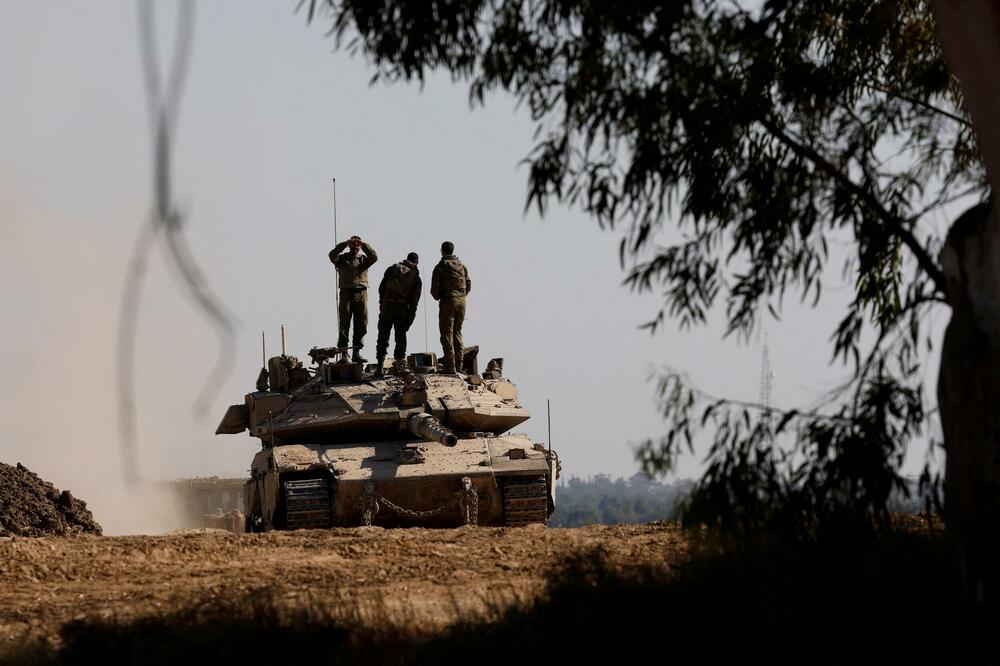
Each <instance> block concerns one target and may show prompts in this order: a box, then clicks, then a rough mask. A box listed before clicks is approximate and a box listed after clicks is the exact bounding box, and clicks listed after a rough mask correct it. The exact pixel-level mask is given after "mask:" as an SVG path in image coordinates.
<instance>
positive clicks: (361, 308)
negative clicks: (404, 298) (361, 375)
mask: <svg viewBox="0 0 1000 666" xmlns="http://www.w3.org/2000/svg"><path fill="white" fill-rule="evenodd" d="M346 247H347V242H346V241H345V242H343V243H337V247H335V248H333V249H332V250H330V261H332V262H333V265H334V266H336V267H337V275H338V277H339V281H340V311H339V312H338V313H337V324H338V329H339V330H338V335H337V346H338V347H346V346H347V337H348V333H349V332H350V331H351V320H352V319H353V320H354V336H353V340H352V341H351V344H352V345H354V347H355V350H354V351H355V353H356V354H357V353H358V352H359V351H360V349H361V347H362V345H364V341H365V333H367V332H368V269H369V268H371V266H372V264H374V263H375V262H376V261H378V255H377V254H376V253H375V249H374V248H373V247H372V246H371V245H369V244H368V243H361V249H362V250H363V251H364V255H362V254H361V253H360V252H358V253H351V252H344V249H345V248H346ZM342 252H343V254H341V253H342Z"/></svg>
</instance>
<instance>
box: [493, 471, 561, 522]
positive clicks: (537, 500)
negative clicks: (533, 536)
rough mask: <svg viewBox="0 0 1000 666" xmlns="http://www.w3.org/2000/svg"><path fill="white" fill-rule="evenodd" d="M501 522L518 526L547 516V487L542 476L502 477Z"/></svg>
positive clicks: (545, 519)
mask: <svg viewBox="0 0 1000 666" xmlns="http://www.w3.org/2000/svg"><path fill="white" fill-rule="evenodd" d="M502 483H503V486H502V487H503V524H504V525H505V526H506V527H520V526H522V525H530V524H532V523H542V524H545V522H546V521H547V520H548V517H549V488H548V484H547V483H546V481H545V477H544V476H539V477H510V478H506V479H503V481H502Z"/></svg>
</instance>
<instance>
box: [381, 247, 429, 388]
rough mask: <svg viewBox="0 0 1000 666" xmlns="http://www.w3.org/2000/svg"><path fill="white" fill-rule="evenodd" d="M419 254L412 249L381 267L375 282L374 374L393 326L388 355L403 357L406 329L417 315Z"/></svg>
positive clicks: (382, 358) (419, 284)
mask: <svg viewBox="0 0 1000 666" xmlns="http://www.w3.org/2000/svg"><path fill="white" fill-rule="evenodd" d="M419 259H420V258H419V257H418V256H417V253H416V252H411V253H409V254H408V255H406V259H405V260H403V261H401V262H399V263H398V264H393V265H392V266H389V268H387V269H385V275H383V276H382V282H381V284H379V286H378V344H376V345H375V357H376V359H377V360H378V369H377V370H376V371H375V376H376V377H381V376H382V365H383V364H384V363H385V353H386V351H388V349H389V331H390V330H392V329H395V330H396V336H395V337H396V346H395V348H394V349H393V350H392V356H393V358H395V359H396V361H397V362H399V361H400V360H402V359H403V358H405V357H406V332H407V331H408V330H410V326H411V325H412V324H413V319H414V317H416V316H417V304H418V303H419V302H420V292H421V291H422V289H423V285H422V284H421V282H420V271H418V270H417V262H418V261H419Z"/></svg>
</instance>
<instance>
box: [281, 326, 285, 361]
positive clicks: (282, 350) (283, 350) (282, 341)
mask: <svg viewBox="0 0 1000 666" xmlns="http://www.w3.org/2000/svg"><path fill="white" fill-rule="evenodd" d="M281 355H282V356H284V355H285V325H284V324H282V325H281Z"/></svg>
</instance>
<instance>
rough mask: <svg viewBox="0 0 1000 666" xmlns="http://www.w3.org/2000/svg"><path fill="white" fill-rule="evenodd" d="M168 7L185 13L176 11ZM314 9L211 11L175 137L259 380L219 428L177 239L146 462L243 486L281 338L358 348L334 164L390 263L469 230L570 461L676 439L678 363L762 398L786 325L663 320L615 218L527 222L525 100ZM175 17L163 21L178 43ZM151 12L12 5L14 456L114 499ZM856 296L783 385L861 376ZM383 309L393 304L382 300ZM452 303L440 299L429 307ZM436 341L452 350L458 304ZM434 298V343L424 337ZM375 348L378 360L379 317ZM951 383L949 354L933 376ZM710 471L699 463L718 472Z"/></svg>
mask: <svg viewBox="0 0 1000 666" xmlns="http://www.w3.org/2000/svg"><path fill="white" fill-rule="evenodd" d="M159 4H160V6H161V8H162V7H164V6H170V7H171V8H172V3H159ZM295 5H296V2H294V1H293V0H289V1H288V2H274V1H273V0H254V1H241V2H235V1H233V0H231V1H229V2H223V1H218V2H203V3H199V4H198V5H197V12H196V13H197V17H196V28H195V41H194V50H193V55H192V61H191V69H190V77H189V79H188V85H187V87H186V90H185V96H184V99H183V103H182V106H181V116H180V123H179V129H178V134H177V139H176V144H175V156H176V161H175V176H176V179H175V180H176V190H177V193H178V199H179V201H180V202H181V205H182V208H183V210H184V211H185V213H186V214H187V230H186V233H187V237H188V240H189V242H190V245H191V246H192V248H193V250H194V254H195V256H196V257H197V259H198V260H199V262H200V263H201V266H202V268H203V272H204V275H205V278H206V279H207V280H208V282H209V283H210V285H211V286H212V288H213V289H214V290H215V292H216V293H217V294H218V295H219V296H220V297H221V298H222V299H223V300H224V302H225V303H226V305H227V306H228V308H229V310H230V312H231V313H232V314H233V316H234V317H235V319H236V320H237V322H238V336H237V338H236V340H235V341H234V344H235V345H236V352H237V353H236V356H237V362H236V369H235V373H234V375H233V376H232V377H231V378H230V379H229V381H228V382H226V384H225V385H224V386H223V387H222V388H221V390H220V392H219V394H218V398H217V399H216V400H215V402H214V405H213V406H212V407H211V409H210V410H209V416H208V417H207V418H206V419H203V420H198V419H195V418H194V417H193V415H192V400H193V397H194V395H195V393H196V392H197V390H198V389H199V388H200V387H201V385H202V382H203V381H204V378H205V376H206V373H207V371H208V369H209V367H210V366H211V363H212V360H213V358H214V355H215V353H216V338H215V336H214V333H213V332H212V329H211V328H210V327H209V326H208V325H207V324H206V323H205V322H204V321H203V320H202V319H201V318H200V316H199V314H198V312H197V311H196V309H194V308H193V307H192V306H191V304H190V303H189V302H188V301H187V300H186V299H185V297H184V296H183V295H182V293H181V292H180V290H179V288H178V286H177V284H176V283H175V282H174V281H173V279H172V276H171V275H170V273H169V270H168V268H167V266H168V265H167V263H166V262H165V261H163V256H162V255H160V256H158V257H157V258H156V259H155V260H154V261H153V262H152V265H151V274H150V279H149V280H148V282H147V285H146V290H145V295H144V300H143V305H142V312H141V324H140V330H139V343H138V344H139V355H140V358H139V361H138V364H139V380H138V383H139V395H138V416H139V439H140V446H141V454H140V455H141V467H142V470H143V473H144V474H145V475H147V476H149V477H154V478H171V477H176V476H202V475H212V474H217V475H229V476H242V475H243V474H244V473H245V470H246V469H247V467H248V464H249V460H250V458H251V456H252V454H253V452H254V451H256V450H257V448H258V442H257V440H254V439H250V438H249V437H246V436H218V437H216V436H214V435H213V431H214V429H215V426H216V424H217V422H218V420H219V419H220V418H221V416H222V414H223V413H224V411H225V408H226V406H227V405H228V404H230V403H236V402H241V401H242V397H243V394H244V393H246V392H247V391H249V390H252V388H253V382H254V379H255V377H256V375H257V372H258V370H259V368H260V331H261V330H265V331H267V334H268V339H269V346H270V350H269V351H272V352H276V351H277V345H278V342H277V341H278V330H279V326H280V325H281V324H282V323H284V324H285V325H286V329H287V337H288V345H289V353H292V354H296V355H298V356H299V357H300V358H305V357H306V351H307V350H308V349H309V348H310V347H312V346H314V345H318V346H326V345H333V344H335V342H336V314H335V310H334V293H333V285H334V276H333V270H332V266H331V265H330V263H329V261H328V259H327V256H326V255H327V252H328V251H329V249H330V248H331V247H332V245H333V226H332V216H331V194H332V192H331V178H332V177H336V178H337V186H338V197H339V201H338V216H339V222H340V234H341V238H342V239H343V238H346V237H347V236H349V235H351V234H358V235H360V236H361V237H363V238H365V239H366V240H368V241H369V242H370V243H372V245H374V247H375V248H376V249H377V250H378V252H379V257H380V259H379V263H378V264H376V266H375V267H374V268H373V269H372V274H371V276H370V278H371V281H372V283H373V292H374V287H375V286H376V285H377V282H378V279H379V278H380V277H381V274H382V271H383V270H384V269H385V268H386V267H387V266H388V265H389V264H390V263H391V262H394V261H398V260H400V259H402V258H403V257H404V256H405V254H406V253H407V252H409V251H411V250H415V251H417V252H419V253H420V255H421V257H422V262H421V266H422V273H423V274H424V277H425V280H424V283H425V286H428V285H429V282H430V280H429V274H430V269H431V268H432V266H433V262H434V261H435V260H436V256H437V255H438V249H437V248H438V247H439V245H440V243H441V241H442V240H445V239H449V240H452V241H454V242H455V245H456V253H457V254H458V255H459V256H460V257H461V258H462V259H463V261H464V262H465V263H466V264H467V265H468V267H469V270H470V273H471V276H472V278H473V281H474V290H473V292H472V294H471V296H470V299H469V305H468V315H467V316H468V318H467V320H466V324H465V329H464V337H465V340H466V344H478V345H479V346H480V349H481V358H482V359H484V360H485V359H488V358H491V357H493V356H503V357H504V358H505V359H506V362H505V371H506V373H507V374H508V376H509V377H511V378H512V379H513V381H514V382H515V383H517V384H518V386H519V387H520V393H521V400H522V402H523V403H524V405H525V406H526V407H527V408H528V409H529V410H530V411H531V413H533V414H534V418H533V419H532V420H530V421H528V422H527V423H526V424H525V425H524V426H522V427H520V428H518V430H523V431H526V432H527V433H528V434H529V435H531V436H532V437H535V438H536V439H539V440H545V439H546V435H545V400H546V398H550V399H551V401H552V409H553V415H552V428H553V433H552V434H553V443H554V446H555V448H556V449H557V450H558V451H559V453H560V454H561V456H562V459H563V469H564V472H565V473H567V474H568V475H580V476H587V475H592V474H596V473H608V474H612V475H615V476H617V475H626V476H627V475H630V474H632V473H634V471H635V470H636V466H635V463H634V460H633V456H632V452H631V445H633V444H634V443H636V442H638V441H640V440H642V439H643V438H645V437H648V436H655V435H656V434H657V433H659V432H660V431H661V430H662V423H661V421H660V419H659V417H658V414H657V409H656V405H655V403H654V399H653V387H652V385H651V384H649V383H648V382H647V377H648V375H649V373H650V372H651V370H652V369H654V368H655V367H658V366H661V365H663V364H670V365H673V366H675V367H678V368H681V369H683V370H685V371H687V372H688V373H690V374H691V376H692V377H694V378H695V379H696V380H697V381H698V383H699V384H700V385H701V386H702V387H703V388H704V389H706V390H708V391H711V392H713V393H715V394H718V395H726V396H729V397H734V398H739V399H745V400H755V399H756V397H757V395H758V387H759V381H760V359H761V348H760V340H759V339H758V340H754V341H752V342H751V343H750V344H749V345H746V344H740V343H739V341H737V340H722V327H721V321H720V319H719V317H715V321H714V322H713V324H712V325H711V326H709V327H707V328H702V329H696V330H695V331H693V332H691V333H683V334H682V333H680V332H678V331H677V330H676V327H675V326H672V325H668V326H667V327H666V329H665V330H664V331H663V332H661V333H658V334H657V335H655V336H650V335H649V334H648V333H646V332H644V331H640V330H638V328H637V327H638V325H639V324H640V323H642V322H643V321H646V320H647V319H649V318H650V317H651V316H652V315H653V314H655V312H656V308H657V303H658V300H657V296H656V295H646V296H643V297H639V296H636V295H634V294H631V293H629V292H628V291H627V290H626V289H624V288H623V287H621V286H620V284H621V280H622V278H623V273H622V271H621V269H620V267H619V265H618V253H617V246H618V240H619V237H618V236H617V235H616V234H615V233H611V232H602V231H600V230H599V229H597V227H596V225H595V224H594V223H593V222H592V221H591V220H590V219H589V218H587V217H586V216H584V215H583V214H581V213H579V212H577V211H572V210H567V209H562V208H553V209H552V210H551V211H550V212H549V213H548V214H547V216H546V217H545V219H544V220H540V219H539V218H538V216H537V215H536V214H534V213H533V212H529V213H528V214H527V215H525V214H524V213H523V208H524V198H525V197H524V195H525V180H526V176H527V170H526V168H525V167H523V166H521V165H520V164H519V163H520V161H521V160H522V159H523V158H524V157H525V155H526V154H527V153H528V151H529V150H530V148H531V135H532V131H533V125H532V123H531V122H530V119H529V118H528V117H527V114H526V112H525V111H524V110H517V109H515V106H514V103H513V100H511V99H509V98H506V97H503V96H494V97H493V98H491V99H489V101H488V104H487V108H486V109H485V110H482V109H477V110H475V111H470V109H469V106H468V103H467V98H466V88H465V87H464V86H461V85H454V84H452V83H451V81H450V79H449V78H447V77H436V78H433V79H431V80H430V81H428V83H427V85H426V86H425V87H424V89H423V91H421V90H420V89H419V88H418V87H417V86H404V85H395V86H382V85H379V86H376V87H370V86H369V85H368V81H369V79H370V77H371V74H372V72H371V70H370V69H368V68H367V66H366V64H365V63H364V61H363V60H362V59H360V58H352V57H350V56H349V55H347V54H346V53H333V52H332V47H333V44H332V42H331V41H329V40H328V39H325V38H324V37H323V30H322V29H320V27H319V26H313V27H312V28H309V27H307V26H306V25H305V19H304V16H303V15H296V14H295V13H294V11H293V10H294V7H295ZM173 18H174V17H173V16H172V12H162V16H161V17H160V19H161V20H160V22H159V23H160V27H161V39H160V44H161V47H164V46H166V45H167V44H169V42H170V40H169V35H170V34H171V33H170V27H171V25H172V23H173ZM136 25H137V22H136V11H135V6H134V4H133V3H132V2H124V1H119V2H101V3H94V2H82V1H78V2H67V3H60V4H59V5H54V4H52V3H39V2H33V1H31V0H5V2H3V3H2V4H0V86H2V87H0V96H2V97H0V219H2V236H0V240H2V247H3V250H4V257H3V261H2V262H0V266H2V268H0V271H2V272H0V277H2V278H3V284H4V287H3V290H2V292H0V312H2V315H0V316H2V328H3V332H4V333H3V337H2V339H3V342H4V344H3V345H2V346H0V359H2V366H0V367H2V368H3V370H4V376H5V381H4V382H3V388H2V389H0V391H2V393H0V404H2V405H3V417H4V423H5V425H6V427H5V436H4V438H3V439H2V440H0V461H3V462H6V463H9V464H13V463H14V462H17V461H21V462H24V463H25V464H26V465H28V466H29V467H31V468H32V469H35V470H36V471H38V472H39V473H41V474H42V475H43V476H45V477H47V478H49V479H51V480H52V481H54V482H55V483H56V484H57V485H60V486H62V487H69V488H72V489H73V490H74V492H76V493H77V494H79V495H80V496H82V497H84V498H85V499H87V500H88V501H90V503H91V505H92V506H94V507H95V508H96V509H97V513H98V518H99V519H100V518H101V511H102V510H107V509H106V507H107V506H108V505H110V504H111V503H112V502H117V501H120V500H118V499H113V496H112V494H110V492H109V491H108V490H107V481H106V479H108V478H109V477H110V476H113V475H114V474H116V473H117V464H118V463H117V431H116V420H115V419H116V416H115V394H114V389H115V377H114V372H115V354H114V344H115V336H116V326H117V320H118V307H119V301H120V299H121V292H122V285H123V278H124V272H125V266H126V262H127V259H128V255H129V252H130V249H131V245H132V243H133V241H134V238H135V236H136V233H137V230H138V228H139V226H140V225H141V224H143V223H144V222H145V220H146V219H147V216H148V211H149V208H150V205H151V164H150V154H151V148H150V141H149V132H148V128H147V117H146V107H145V101H144V98H143V87H142V79H141V73H140V69H139V61H138V49H137V37H136ZM849 296H850V288H849V287H844V286H842V285H838V284H836V283H832V284H830V285H829V286H828V290H827V292H826V299H825V300H824V303H823V310H822V311H819V312H817V311H811V310H805V309H802V308H794V307H793V308H791V309H789V310H786V316H785V318H784V321H783V322H782V323H781V324H780V326H779V325H778V324H776V323H773V322H772V323H768V324H767V329H768V331H769V338H770V347H771V358H772V365H773V369H774V372H775V379H774V402H775V404H776V405H778V406H793V405H799V404H802V403H807V402H810V401H812V400H814V399H815V398H816V397H817V396H819V395H820V394H821V393H823V392H824V391H826V390H827V389H829V388H830V387H831V386H833V385H835V384H837V383H839V382H840V381H841V380H842V379H843V378H844V377H846V371H845V370H844V369H843V368H840V367H829V366H828V360H829V348H828V345H827V341H828V337H829V334H830V332H831V331H832V330H833V326H834V322H835V321H836V318H837V316H838V315H839V314H840V313H841V312H842V306H843V304H844V303H845V301H846V300H847V299H848V298H849ZM369 298H370V306H372V310H373V313H374V311H377V306H376V303H377V296H376V295H375V294H374V293H372V294H371V295H370V297H369ZM426 298H427V297H426V295H425V301H424V302H426ZM431 305H432V309H431V310H430V311H429V312H428V321H429V336H428V341H429V345H428V346H429V348H430V349H431V350H432V351H438V353H440V349H439V344H438V341H437V335H436V333H435V330H436V314H437V312H436V306H434V304H433V302H432V303H431ZM423 321H424V320H423V312H421V313H419V314H418V317H417V320H416V322H415V323H414V325H413V328H412V329H411V331H410V341H411V342H410V348H411V351H416V350H420V349H422V348H424V346H425V344H424V340H425V338H424V326H423ZM369 329H370V331H371V332H370V334H369V336H368V337H367V339H366V344H367V347H366V351H367V353H368V355H369V356H373V355H374V345H375V334H374V330H375V315H374V314H373V316H372V318H371V320H370V322H369ZM932 369H933V370H934V371H935V372H936V363H935V364H934V365H933V368H932ZM695 470H696V461H694V460H691V461H689V462H688V463H686V465H685V466H684V467H682V469H681V475H689V474H692V473H693V472H694V471H695Z"/></svg>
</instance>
